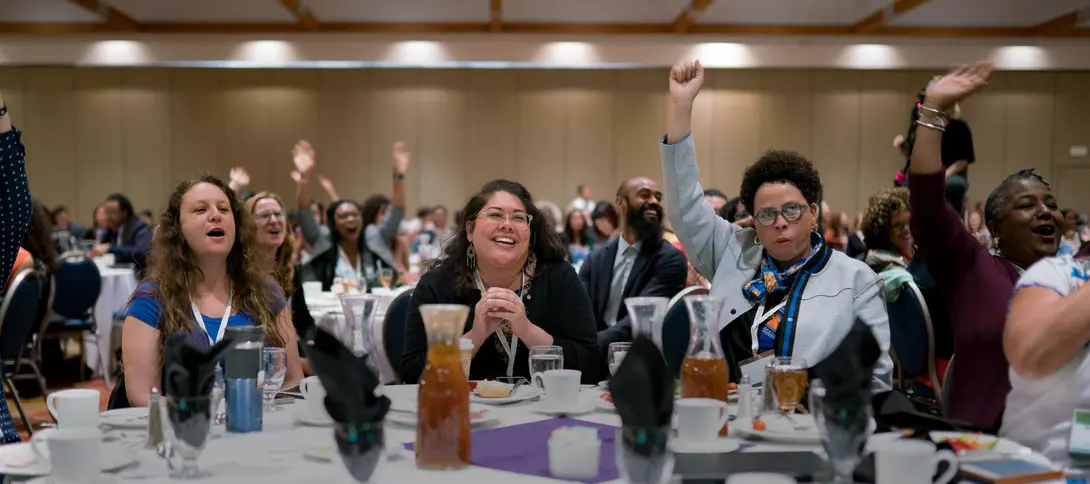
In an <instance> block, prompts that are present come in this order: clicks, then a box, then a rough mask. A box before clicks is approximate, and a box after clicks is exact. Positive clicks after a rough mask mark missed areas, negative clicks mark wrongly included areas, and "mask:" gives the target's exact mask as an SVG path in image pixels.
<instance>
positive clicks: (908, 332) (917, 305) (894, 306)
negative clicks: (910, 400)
mask: <svg viewBox="0 0 1090 484" xmlns="http://www.w3.org/2000/svg"><path fill="white" fill-rule="evenodd" d="M886 312H887V313H888V314H889V333H890V334H889V336H890V337H889V340H890V346H891V347H892V348H893V352H894V353H895V354H896V355H897V363H898V365H899V366H900V369H901V374H902V377H903V378H905V379H906V380H912V379H915V378H916V377H917V376H920V375H933V374H934V372H935V333H934V328H933V327H932V324H931V313H930V311H929V310H928V308H927V302H925V301H924V298H923V295H922V294H921V293H920V289H919V288H918V287H916V284H915V283H913V282H911V281H909V282H906V283H905V284H904V286H903V287H902V289H901V295H900V297H898V298H897V300H896V301H888V302H887V303H886ZM933 384H934V385H935V388H938V378H937V377H936V378H935V381H934V382H933Z"/></svg>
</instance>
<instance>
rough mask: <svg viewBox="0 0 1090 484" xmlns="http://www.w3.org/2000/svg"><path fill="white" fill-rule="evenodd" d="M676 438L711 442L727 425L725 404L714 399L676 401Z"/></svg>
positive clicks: (728, 415)
mask: <svg viewBox="0 0 1090 484" xmlns="http://www.w3.org/2000/svg"><path fill="white" fill-rule="evenodd" d="M676 406H677V436H678V437H680V438H681V439H683V440H688V441H692V442H711V441H713V440H716V439H718V438H719V430H720V429H722V428H723V426H724V425H726V424H727V419H728V418H730V413H729V412H727V402H724V401H722V400H716V399H714V398H679V399H678V400H677V405H676Z"/></svg>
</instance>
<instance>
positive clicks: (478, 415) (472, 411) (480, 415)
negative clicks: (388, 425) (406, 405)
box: [386, 405, 500, 427]
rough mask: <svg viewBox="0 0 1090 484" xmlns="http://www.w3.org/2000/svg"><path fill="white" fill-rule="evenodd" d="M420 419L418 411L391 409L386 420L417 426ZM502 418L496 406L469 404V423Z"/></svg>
mask: <svg viewBox="0 0 1090 484" xmlns="http://www.w3.org/2000/svg"><path fill="white" fill-rule="evenodd" d="M418 420H419V419H418V418H417V416H416V412H404V411H398V410H391V411H390V412H388V413H387V414H386V421H387V422H392V423H395V424H400V425H405V426H408V427H416V423H417V421H418ZM499 420H500V415H499V412H498V411H497V410H496V409H494V408H488V407H484V406H481V405H470V406H469V425H471V426H474V427H477V426H481V425H487V424H491V423H494V422H498V421H499Z"/></svg>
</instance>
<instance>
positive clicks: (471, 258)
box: [466, 242, 477, 269]
mask: <svg viewBox="0 0 1090 484" xmlns="http://www.w3.org/2000/svg"><path fill="white" fill-rule="evenodd" d="M466 265H467V266H469V268H470V269H473V268H476V267H477V251H475V250H473V242H470V243H469V247H466Z"/></svg>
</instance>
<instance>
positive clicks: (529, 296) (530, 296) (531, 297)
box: [526, 294, 534, 301]
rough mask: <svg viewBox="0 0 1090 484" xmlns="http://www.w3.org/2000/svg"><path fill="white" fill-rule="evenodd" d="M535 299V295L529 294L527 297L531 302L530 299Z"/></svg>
mask: <svg viewBox="0 0 1090 484" xmlns="http://www.w3.org/2000/svg"><path fill="white" fill-rule="evenodd" d="M533 297H534V296H533V295H531V294H527V295H526V300H527V301H529V300H530V299H533Z"/></svg>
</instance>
